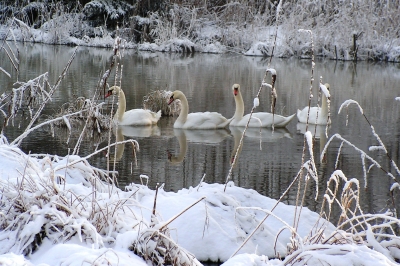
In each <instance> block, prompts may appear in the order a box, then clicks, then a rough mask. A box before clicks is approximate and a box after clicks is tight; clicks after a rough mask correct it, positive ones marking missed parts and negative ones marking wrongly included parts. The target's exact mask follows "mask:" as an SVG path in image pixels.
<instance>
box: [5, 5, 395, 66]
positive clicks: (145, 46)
mask: <svg viewBox="0 0 400 266" xmlns="http://www.w3.org/2000/svg"><path fill="white" fill-rule="evenodd" d="M277 14H278V15H277ZM0 24H1V25H2V26H1V27H0V39H5V38H7V39H9V40H12V39H16V40H18V41H32V42H43V43H51V44H74V45H75V44H79V45H88V46H109V47H112V45H113V40H112V38H113V37H115V36H116V35H117V34H118V35H119V36H120V37H121V38H123V39H125V40H126V41H127V43H126V47H127V48H137V49H139V50H150V51H153V50H154V51H168V52H194V51H198V52H210V53H223V52H237V53H244V54H247V55H261V56H267V55H270V54H271V53H272V47H273V44H274V41H275V35H276V34H277V46H276V49H275V51H274V54H275V55H276V56H279V57H290V56H298V57H310V53H311V44H310V42H308V41H307V40H306V39H307V38H304V36H303V34H302V33H299V31H298V30H299V29H307V30H312V31H313V33H314V45H315V47H314V49H315V52H316V54H317V55H318V56H325V57H328V58H330V59H339V60H354V59H358V60H384V61H396V62H399V61H400V26H399V25H400V2H399V1H396V0H386V1H383V0H379V1H372V0H367V1H358V0H348V1H343V0H332V1H327V0H323V1H317V0H298V1H277V0H267V1H264V0H263V1H261V0H252V1H242V0H238V1H227V0H208V1H207V0H206V1H200V0H183V1H176V0H175V1H174V0H166V1H144V0H136V1H135V0H133V1H105V0H94V1H77V2H71V1H63V2H58V1H36V2H32V1H2V4H0ZM117 26H118V27H117ZM276 26H278V27H276Z"/></svg>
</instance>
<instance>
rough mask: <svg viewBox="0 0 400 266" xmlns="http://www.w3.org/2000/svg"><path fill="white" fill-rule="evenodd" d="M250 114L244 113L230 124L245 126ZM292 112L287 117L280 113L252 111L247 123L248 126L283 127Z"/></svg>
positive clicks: (290, 118) (292, 116)
mask: <svg viewBox="0 0 400 266" xmlns="http://www.w3.org/2000/svg"><path fill="white" fill-rule="evenodd" d="M249 117H250V114H247V115H245V116H244V117H243V118H242V119H241V120H240V121H239V122H237V123H234V124H231V125H233V126H246V124H247V121H248V120H249ZM293 118H294V114H293V115H291V116H288V117H285V116H281V115H276V114H275V115H273V114H271V113H267V112H258V113H253V115H252V116H251V120H250V123H249V127H272V124H274V127H285V126H286V125H287V124H288V123H289V122H290V121H291V120H292V119H293Z"/></svg>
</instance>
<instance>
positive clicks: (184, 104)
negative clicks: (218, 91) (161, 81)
mask: <svg viewBox="0 0 400 266" xmlns="http://www.w3.org/2000/svg"><path fill="white" fill-rule="evenodd" d="M178 99H179V100H180V101H181V112H180V113H179V116H178V118H177V119H176V121H175V123H174V128H183V129H216V128H225V127H227V126H228V125H229V122H230V120H228V119H226V118H225V117H224V116H222V115H221V114H220V113H217V112H204V113H202V112H197V113H190V114H189V104H188V101H187V99H186V96H185V95H184V94H183V93H182V92H181V91H179V90H176V91H174V92H172V94H171V97H170V98H169V102H168V104H171V103H172V102H173V101H175V100H178Z"/></svg>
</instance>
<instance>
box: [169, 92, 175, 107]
mask: <svg viewBox="0 0 400 266" xmlns="http://www.w3.org/2000/svg"><path fill="white" fill-rule="evenodd" d="M174 100H175V99H174V95H173V94H172V95H171V97H169V102H168V105H170V104H171V103H172V102H173V101H174Z"/></svg>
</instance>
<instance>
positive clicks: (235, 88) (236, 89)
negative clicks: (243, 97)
mask: <svg viewBox="0 0 400 266" xmlns="http://www.w3.org/2000/svg"><path fill="white" fill-rule="evenodd" d="M238 94H239V88H238V87H234V88H233V95H235V96H236V95H238Z"/></svg>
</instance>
